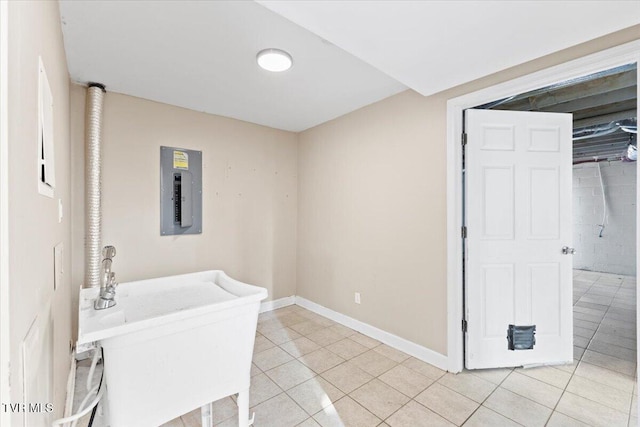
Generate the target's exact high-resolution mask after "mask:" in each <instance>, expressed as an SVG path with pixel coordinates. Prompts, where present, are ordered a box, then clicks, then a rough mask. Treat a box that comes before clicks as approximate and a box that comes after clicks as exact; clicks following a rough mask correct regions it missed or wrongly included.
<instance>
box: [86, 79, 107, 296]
mask: <svg viewBox="0 0 640 427" xmlns="http://www.w3.org/2000/svg"><path fill="white" fill-rule="evenodd" d="M105 93H106V90H105V87H104V85H101V84H99V83H89V85H88V87H87V117H86V138H85V193H86V195H85V212H86V220H85V280H84V287H94V286H100V262H101V243H102V183H101V176H102V170H101V169H102V107H103V104H104V94H105Z"/></svg>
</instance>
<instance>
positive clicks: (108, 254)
mask: <svg viewBox="0 0 640 427" xmlns="http://www.w3.org/2000/svg"><path fill="white" fill-rule="evenodd" d="M102 256H103V257H105V258H108V259H111V258H113V257H115V256H116V248H115V246H111V245H108V246H105V247H104V248H102Z"/></svg>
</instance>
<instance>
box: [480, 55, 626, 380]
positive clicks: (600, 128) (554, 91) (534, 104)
mask: <svg viewBox="0 0 640 427" xmlns="http://www.w3.org/2000/svg"><path fill="white" fill-rule="evenodd" d="M637 91H638V87H637V64H636V63H632V64H625V65H622V66H619V67H615V68H612V69H608V70H604V71H601V72H598V73H594V74H590V75H587V76H583V77H579V78H576V79H572V80H568V81H565V82H562V83H558V84H554V85H550V86H547V87H544V88H541V89H537V90H534V91H530V92H527V93H523V94H519V95H515V96H511V97H508V98H503V99H501V100H498V101H494V102H492V103H488V104H485V105H481V106H478V107H476V108H477V109H490V110H509V111H539V112H560V113H572V114H573V162H572V163H573V194H572V195H573V215H572V220H573V221H572V222H573V247H574V248H575V251H576V252H575V254H574V255H573V269H574V275H573V303H574V308H573V311H574V319H573V321H574V339H573V341H574V359H575V360H577V361H581V360H585V361H587V362H591V363H593V364H595V365H597V366H601V367H603V368H606V369H608V368H611V369H612V370H613V371H615V372H619V373H622V374H626V375H629V376H634V375H635V372H636V359H637V357H636V353H637V351H636V301H635V300H636V279H635V276H636V273H637V266H636V258H637V250H636V230H637V224H636V213H637V209H636V193H637V172H636V171H637V124H638V123H637V110H636V104H637Z"/></svg>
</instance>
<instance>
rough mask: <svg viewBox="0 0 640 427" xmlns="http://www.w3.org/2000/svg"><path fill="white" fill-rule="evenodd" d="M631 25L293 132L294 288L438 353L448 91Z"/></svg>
mask: <svg viewBox="0 0 640 427" xmlns="http://www.w3.org/2000/svg"><path fill="white" fill-rule="evenodd" d="M638 34H640V26H635V27H632V28H630V29H627V30H624V31H621V32H618V33H614V34H612V35H609V36H607V37H603V38H601V39H597V40H594V41H592V42H589V43H585V44H583V45H580V46H576V47H574V48H571V49H567V50H565V51H561V52H558V53H556V54H553V55H549V56H547V57H544V58H541V59H540V60H536V61H532V62H530V63H527V64H524V65H522V66H519V67H514V68H512V69H509V70H505V71H503V72H501V73H497V74H494V75H491V76H488V77H486V78H483V79H480V80H478V81H475V82H471V83H469V84H466V85H463V86H460V87H457V88H454V89H452V90H449V91H446V92H442V93H439V94H436V95H433V96H429V97H422V96H420V95H418V94H416V93H415V92H413V91H406V92H403V93H401V94H398V95H395V96H393V97H390V98H387V99H385V100H382V101H380V102H377V103H375V104H372V105H369V106H367V107H365V108H362V109H360V110H358V111H355V112H353V113H350V114H347V115H345V116H342V117H339V118H337V119H335V120H332V121H330V122H327V123H324V124H322V125H319V126H317V127H315V128H312V129H310V130H307V131H305V132H302V133H301V134H300V135H299V158H298V163H299V166H298V167H299V174H300V178H299V185H298V200H299V204H298V213H299V215H298V275H297V295H300V296H302V297H305V298H308V299H310V300H312V301H314V302H316V303H319V304H321V305H323V306H326V307H328V308H330V309H333V310H336V311H338V312H340V313H343V314H346V315H348V316H351V317H354V318H356V319H358V320H361V321H364V322H366V323H369V324H371V325H374V326H376V327H379V328H381V329H383V330H386V331H388V332H391V333H394V334H396V335H399V336H400V337H403V338H406V339H408V340H410V341H413V342H415V343H417V344H420V345H423V346H425V347H427V348H429V349H431V350H434V351H437V352H439V353H442V354H446V353H447V323H446V322H447V308H446V304H447V300H446V295H447V290H446V249H447V243H446V225H447V219H446V194H445V192H446V176H445V174H446V102H447V100H448V99H450V98H453V97H456V96H459V95H462V94H465V93H469V92H473V91H476V90H479V89H481V88H483V87H487V86H490V85H492V84H496V83H499V82H503V81H507V80H510V79H513V78H515V77H519V76H522V75H526V74H529V73H532V72H534V71H537V70H541V69H544V68H547V67H550V66H552V65H556V64H559V63H563V62H566V61H569V60H572V59H575V58H579V57H581V56H584V55H587V54H589V53H593V52H596V51H599V50H602V49H605V48H608V47H612V46H615V45H618V44H621V43H624V42H627V41H631V40H634V39H637V38H638ZM354 292H360V293H361V297H362V304H361V305H356V304H355V303H354Z"/></svg>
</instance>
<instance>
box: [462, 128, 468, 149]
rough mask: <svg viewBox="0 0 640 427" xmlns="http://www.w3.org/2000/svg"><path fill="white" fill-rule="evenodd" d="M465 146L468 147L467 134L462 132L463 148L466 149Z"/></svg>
mask: <svg viewBox="0 0 640 427" xmlns="http://www.w3.org/2000/svg"><path fill="white" fill-rule="evenodd" d="M465 145H467V134H466V133H465V132H462V146H463V147H464V146H465Z"/></svg>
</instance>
